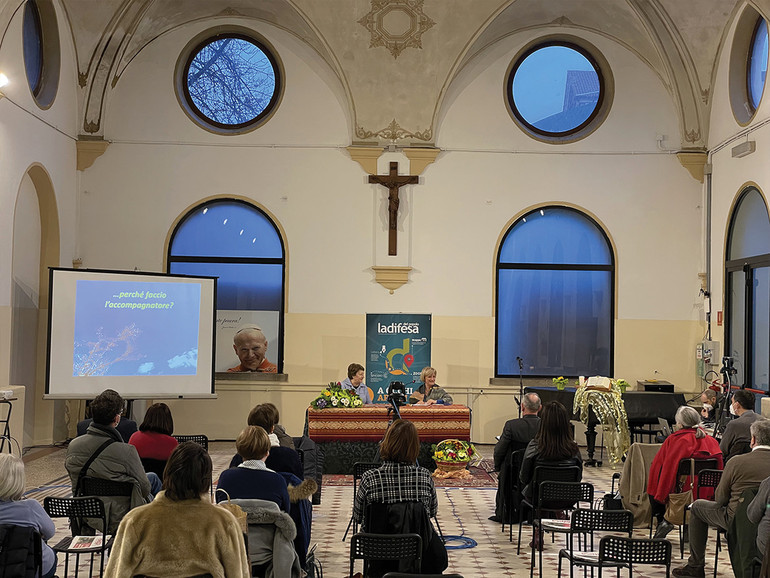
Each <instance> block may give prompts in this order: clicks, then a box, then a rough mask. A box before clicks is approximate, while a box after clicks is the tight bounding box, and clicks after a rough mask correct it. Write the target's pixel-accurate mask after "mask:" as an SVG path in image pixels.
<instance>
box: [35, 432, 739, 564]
mask: <svg viewBox="0 0 770 578" xmlns="http://www.w3.org/2000/svg"><path fill="white" fill-rule="evenodd" d="M479 449H480V450H481V452H482V454H484V455H487V456H488V455H491V451H492V446H481V447H479ZM234 451H235V448H234V444H233V443H230V442H214V443H212V444H211V446H210V453H211V456H212V460H213V462H214V473H215V478H216V477H217V476H218V474H219V472H221V471H222V470H223V469H224V468H225V467H226V466H227V464H228V463H229V460H230V458H231V457H232V455H233V453H234ZM64 453H65V452H64V451H63V450H55V451H53V452H38V453H37V454H32V455H31V456H28V458H27V459H26V460H25V461H27V466H26V469H27V488H28V490H33V489H35V488H39V487H40V486H41V485H42V486H44V488H40V489H41V490H43V492H41V491H32V492H30V493H29V495H30V497H31V498H39V499H41V500H42V498H40V495H41V493H48V492H50V493H56V494H60V495H61V494H66V493H67V488H66V480H62V479H61V478H62V476H63V475H64V473H65V471H64ZM612 473H613V470H612V469H610V468H609V467H607V466H606V465H605V466H604V467H602V468H586V470H585V472H584V480H586V481H589V482H591V483H593V484H594V486H595V488H596V495H597V496H601V495H603V493H604V492H606V491H609V486H610V479H611V476H612ZM41 480H44V481H41ZM51 486H59V487H51ZM437 492H438V499H439V513H438V520H439V523H440V525H441V529H442V531H443V533H444V535H445V536H447V537H449V538H450V539H449V543H448V545H449V546H450V549H449V568H448V569H447V571H446V572H447V573H449V572H456V573H458V574H461V575H462V576H464V577H465V578H470V577H473V578H497V577H503V576H527V575H528V574H529V567H530V562H529V560H530V549H529V547H528V544H529V542H530V540H531V532H530V531H529V529H528V528H526V527H525V528H524V534H523V536H522V550H521V554H520V555H519V556H517V555H516V541H517V539H516V529H515V528H514V537H513V543H511V542H509V541H508V532H507V529H506V532H505V533H503V532H502V531H501V528H500V524H496V523H494V522H491V521H489V520H488V519H487V518H488V517H489V516H490V515H491V514H492V513H493V512H494V502H495V490H494V489H490V488H439V489H438V490H437ZM49 495H50V494H49ZM352 499H353V489H352V487H351V486H347V487H345V486H324V488H323V493H322V501H321V504H320V505H319V506H315V507H314V510H313V536H312V540H311V544H312V543H315V544H317V545H318V546H317V555H318V558H319V559H320V561H321V563H322V564H323V570H324V576H325V577H327V578H328V577H332V578H340V577H343V576H347V575H348V548H349V541H346V542H342V536H343V534H344V533H345V528H346V527H347V524H348V520H349V519H350V512H351V505H352ZM66 535H69V530H68V528H67V526H66V522H59V523H57V535H56V536H55V537H54V539H53V540H51V543H55V542H56V541H58V540H59V539H60V538H62V537H64V536H66ZM636 535H637V536H638V537H645V536H646V531H644V530H637V531H636ZM711 535H712V537H713V532H712V534H711ZM670 536H671V538H672V543H673V546H674V552H675V560H674V564H673V566H678V565H680V564H683V563H684V562H682V561H681V560H680V559H679V554H678V551H679V543H678V537H677V533H676V532H672V533H671V534H670ZM468 544H470V545H471V546H470V547H468ZM451 546H458V547H457V548H451ZM559 547H561V542H560V541H558V540H557V542H556V543H554V544H552V543H551V541H550V539H547V540H546V545H545V550H544V552H543V565H544V572H543V574H542V575H543V576H544V577H551V576H556V574H557V571H556V568H557V562H558V560H557V554H558V549H559ZM713 547H714V540H713V538H712V540H711V541H710V544H709V550H708V552H707V558H706V559H707V561H708V563H707V566H706V572H707V575H708V573H710V572H713V566H712V563H713V557H714V553H713ZM60 562H61V564H60V567H59V576H63V571H64V566H63V560H60ZM360 570H361V567H360V563H359V566H357V571H360ZM70 574H72V572H71V571H70ZM535 574H536V575H537V574H538V572H537V569H536V570H535ZM80 575H81V576H83V575H86V576H87V575H88V572H87V569H86V572H85V573H84V572H83V571H82V570H81V573H80ZM565 575H566V573H565ZM634 575H635V576H637V577H657V576H661V575H665V574H664V571H663V569H661V568H654V567H653V568H639V569H635V572H634ZM717 576H718V577H720V578H727V577H732V576H733V573H732V569H731V568H730V565H729V559H728V556H727V552H726V551H724V552H722V553H721V554H720V564H719V572H718V574H717Z"/></svg>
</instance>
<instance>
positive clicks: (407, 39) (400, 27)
mask: <svg viewBox="0 0 770 578" xmlns="http://www.w3.org/2000/svg"><path fill="white" fill-rule="evenodd" d="M423 1H424V0H372V9H371V10H370V11H369V13H368V14H367V15H366V16H364V17H363V18H361V19H360V20H359V21H358V23H359V24H360V25H361V26H363V27H364V28H366V29H367V30H369V32H370V33H371V35H372V38H371V41H370V43H369V48H375V47H377V46H384V47H385V48H387V49H388V51H389V52H390V53H391V54H392V55H393V58H398V55H399V54H401V53H402V52H403V51H404V50H405V49H407V48H422V34H423V32H425V31H426V30H428V29H430V28H431V27H433V25H434V24H436V23H435V22H434V21H433V20H431V19H430V18H429V17H428V15H427V14H425V13H424V12H423V11H422V5H423Z"/></svg>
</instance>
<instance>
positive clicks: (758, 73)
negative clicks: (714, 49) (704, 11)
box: [728, 6, 768, 126]
mask: <svg viewBox="0 0 770 578" xmlns="http://www.w3.org/2000/svg"><path fill="white" fill-rule="evenodd" d="M767 60H768V31H767V21H766V20H765V19H764V18H763V17H762V16H761V15H760V14H759V13H758V12H757V11H756V10H754V9H753V8H752V7H750V6H747V7H746V8H745V9H744V10H743V12H742V13H741V15H740V16H739V17H738V19H737V22H736V25H735V33H734V34H733V45H732V49H731V50H730V68H729V73H728V91H729V95H730V107H731V108H732V111H733V116H734V117H735V120H736V121H737V122H738V124H740V125H742V126H746V125H748V124H749V123H750V122H751V121H752V119H753V118H754V115H755V114H756V113H757V109H759V105H760V102H761V101H762V95H763V94H764V92H765V77H766V76H767Z"/></svg>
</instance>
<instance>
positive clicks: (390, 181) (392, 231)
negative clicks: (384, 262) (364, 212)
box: [369, 162, 420, 255]
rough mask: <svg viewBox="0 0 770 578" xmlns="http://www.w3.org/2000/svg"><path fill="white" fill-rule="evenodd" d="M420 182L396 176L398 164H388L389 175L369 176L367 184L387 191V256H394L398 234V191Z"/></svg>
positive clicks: (415, 179) (413, 176) (405, 176)
mask: <svg viewBox="0 0 770 578" xmlns="http://www.w3.org/2000/svg"><path fill="white" fill-rule="evenodd" d="M419 181H420V177H418V176H417V175H412V176H410V175H404V176H398V163H395V162H394V163H390V174H387V175H369V183H373V184H375V185H382V186H383V187H386V188H387V189H388V255H396V254H397V253H396V248H397V236H396V235H397V234H398V206H399V204H400V203H401V201H400V200H399V198H398V190H399V189H400V188H401V187H403V186H404V185H415V184H417V183H418V182H419Z"/></svg>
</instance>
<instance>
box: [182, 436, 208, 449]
mask: <svg viewBox="0 0 770 578" xmlns="http://www.w3.org/2000/svg"><path fill="white" fill-rule="evenodd" d="M174 438H176V441H178V442H179V443H180V444H181V443H183V442H194V443H196V444H198V445H201V446H203V449H204V450H206V451H209V438H208V436H206V435H203V434H193V435H185V436H174Z"/></svg>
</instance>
